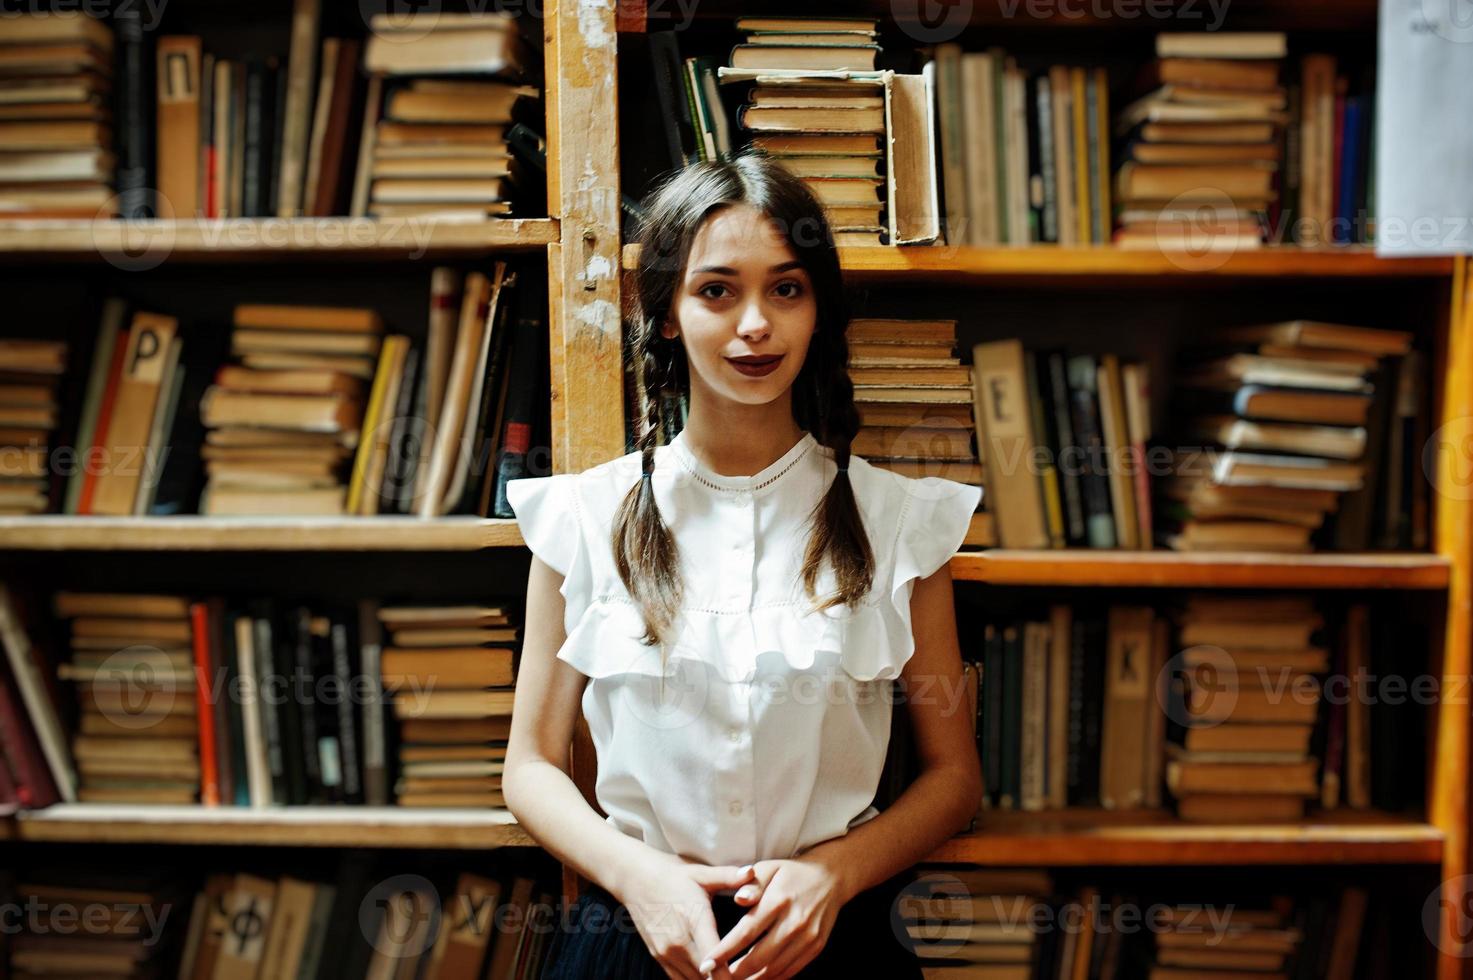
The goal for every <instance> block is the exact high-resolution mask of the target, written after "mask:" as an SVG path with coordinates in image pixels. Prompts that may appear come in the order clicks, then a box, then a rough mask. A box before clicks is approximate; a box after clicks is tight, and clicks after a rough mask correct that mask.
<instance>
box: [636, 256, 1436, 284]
mask: <svg viewBox="0 0 1473 980" xmlns="http://www.w3.org/2000/svg"><path fill="white" fill-rule="evenodd" d="M622 256H623V266H624V268H625V269H632V268H634V267H635V265H636V264H637V263H638V261H639V246H638V245H626V246H624V249H623V252H622ZM839 262H840V264H841V265H842V266H843V268H844V271H845V273H846V275H847V276H848V277H851V278H853V279H854V280H855V281H858V282H866V283H875V284H884V283H898V284H915V283H917V282H925V283H936V284H966V283H971V282H977V281H987V282H999V283H1022V284H1026V283H1034V284H1047V285H1060V284H1068V283H1079V284H1084V283H1087V284H1090V285H1095V286H1099V285H1114V286H1124V287H1131V288H1135V287H1139V286H1144V285H1149V284H1151V283H1152V282H1155V281H1158V280H1159V281H1160V283H1161V285H1163V286H1171V285H1173V284H1177V283H1180V282H1182V281H1190V280H1198V279H1215V280H1238V279H1243V280H1259V279H1267V280H1294V279H1329V280H1338V279H1357V280H1359V279H1387V280H1402V279H1438V278H1446V277H1448V276H1450V275H1451V274H1452V269H1453V259H1451V258H1446V257H1436V256H1430V257H1419V258H1381V257H1379V256H1377V255H1376V253H1375V252H1374V251H1373V250H1372V249H1370V248H1367V247H1364V246H1358V245H1357V246H1353V245H1347V246H1343V247H1339V248H1317V249H1311V248H1295V247H1290V246H1265V247H1263V248H1257V249H1244V250H1241V251H1237V252H1232V253H1226V252H1223V253H1214V252H1208V253H1203V254H1197V253H1185V252H1172V251H1162V250H1147V249H1124V248H1116V247H1114V246H1111V245H1098V246H1092V247H1091V246H1085V247H1068V248H1065V247H1060V246H1055V245H1038V246H1033V247H1028V248H1023V247H1013V248H1009V247H1004V246H999V247H993V248H978V247H974V246H969V245H917V246H903V247H897V248H890V247H885V246H873V247H869V246H863V247H846V248H840V249H839Z"/></svg>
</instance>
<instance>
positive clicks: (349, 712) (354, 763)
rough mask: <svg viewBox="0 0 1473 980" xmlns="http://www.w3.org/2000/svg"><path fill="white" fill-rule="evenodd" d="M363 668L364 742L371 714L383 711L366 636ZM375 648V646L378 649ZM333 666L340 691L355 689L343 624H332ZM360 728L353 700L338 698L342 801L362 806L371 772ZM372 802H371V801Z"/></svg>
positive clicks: (362, 649) (362, 642)
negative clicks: (370, 670)
mask: <svg viewBox="0 0 1473 980" xmlns="http://www.w3.org/2000/svg"><path fill="white" fill-rule="evenodd" d="M359 608H360V615H359V628H360V630H361V629H362V627H363V615H362V612H361V610H362V609H363V608H364V604H362V603H360V605H359ZM359 640H360V649H359V657H360V661H361V662H360V664H359V666H360V668H362V671H363V677H364V681H365V683H364V688H365V689H366V692H367V694H366V696H365V698H364V703H363V716H364V722H363V729H362V730H363V732H364V741H365V742H367V739H368V735H367V730H368V726H369V724H370V723H371V721H372V719H371V717H370V713H371V711H372V710H373V709H375V708H379V710H381V701H380V698H381V697H382V695H378V694H376V693H375V692H378V691H379V690H380V687H379V684H380V678H379V672H378V668H377V657H376V656H375V657H374V663H373V664H372V666H373V668H374V669H373V672H372V673H369V671H368V668H369V666H370V663H369V656H368V655H369V652H370V650H369V647H370V644H369V642H368V640H367V636H366V635H365V634H362V633H360V637H359ZM375 649H376V647H375ZM332 665H333V672H334V673H335V674H336V675H337V679H338V690H340V691H349V690H353V687H352V684H353V663H352V649H351V647H350V646H349V644H348V627H347V625H346V624H344V623H333V624H332ZM358 732H359V728H358V725H357V723H356V722H355V720H354V718H353V703H352V699H351V698H339V699H338V750H339V751H340V752H341V753H342V757H343V772H342V777H343V798H344V799H345V800H346V801H347V802H349V803H363V802H365V801H366V796H365V793H364V789H365V778H366V777H367V776H368V774H369V772H370V770H369V769H368V768H367V766H366V765H365V764H364V756H363V755H362V751H361V749H360V743H359V739H358ZM369 802H372V801H369ZM385 803H387V800H380V801H377V802H372V805H375V806H382V805H384V804H385Z"/></svg>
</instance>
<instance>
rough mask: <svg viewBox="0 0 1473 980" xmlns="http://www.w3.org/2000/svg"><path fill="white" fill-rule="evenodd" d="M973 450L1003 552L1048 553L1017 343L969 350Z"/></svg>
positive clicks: (1020, 343)
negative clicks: (980, 462)
mask: <svg viewBox="0 0 1473 980" xmlns="http://www.w3.org/2000/svg"><path fill="white" fill-rule="evenodd" d="M972 365H973V367H972V373H973V386H974V399H973V400H974V405H975V408H976V425H977V445H978V449H979V451H980V453H981V456H982V459H983V461H984V464H985V474H986V485H987V494H988V499H989V500H990V501H991V507H990V510H991V512H992V513H993V514H994V515H995V516H996V520H997V526H998V531H999V534H1000V537H1001V540H1002V544H1003V547H1006V548H1047V547H1048V546H1049V538H1048V530H1047V525H1046V523H1045V520H1044V510H1043V499H1042V493H1041V490H1040V488H1039V485H1038V480H1037V478H1036V477H1035V475H1034V474H1033V472H1032V470H1031V469H1030V463H1031V459H1032V456H1033V452H1034V447H1035V445H1036V442H1035V440H1034V436H1033V431H1032V423H1031V420H1030V412H1029V408H1028V403H1027V399H1028V386H1027V378H1026V374H1025V371H1026V368H1025V364H1024V356H1023V345H1022V342H1021V341H1017V340H1005V341H997V342H994V343H989V344H978V345H977V346H976V347H974V348H973V349H972Z"/></svg>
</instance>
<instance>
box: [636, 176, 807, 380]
mask: <svg viewBox="0 0 1473 980" xmlns="http://www.w3.org/2000/svg"><path fill="white" fill-rule="evenodd" d="M817 322H818V304H817V301H816V300H815V299H814V296H813V284H812V283H811V282H810V281H809V279H808V273H807V272H806V271H804V269H803V266H802V265H800V264H799V262H798V257H797V255H795V254H794V253H793V249H792V247H791V246H790V245H789V244H788V242H787V240H786V239H784V238H783V236H782V233H781V232H780V231H779V230H778V229H777V227H776V226H775V225H774V224H773V223H772V222H771V221H770V220H769V219H768V218H767V216H766V215H764V214H762V212H760V211H758V210H756V209H755V208H753V207H752V206H751V205H749V204H737V205H732V206H729V207H725V208H722V209H721V210H719V211H717V212H716V213H715V214H713V215H712V216H711V217H710V218H709V219H707V221H706V223H705V224H704V225H702V226H701V229H700V231H698V232H697V233H696V237H695V241H694V242H693V243H692V245H691V250H690V257H689V259H687V261H686V264H685V271H684V273H683V278H682V280H681V282H680V284H679V286H678V288H677V289H676V292H675V298H674V300H673V301H672V303H671V309H670V320H669V321H667V322H666V324H665V325H664V327H663V328H662V333H663V334H664V335H665V336H666V337H674V336H676V334H677V333H678V334H679V335H681V336H682V337H683V338H684V343H685V352H686V358H687V359H688V361H689V363H690V373H691V386H692V388H694V387H695V386H697V385H702V386H704V387H705V388H706V389H708V391H709V392H710V393H711V394H712V395H714V396H715V397H717V398H722V399H729V400H730V401H734V402H740V403H742V404H746V405H765V404H767V403H768V402H771V401H773V400H774V399H777V398H778V397H780V396H782V395H783V394H784V393H785V392H787V391H788V389H789V388H791V387H792V384H793V381H794V379H796V378H797V377H798V370H799V369H800V368H801V367H802V366H803V359H804V357H806V356H807V354H808V342H809V341H810V340H811V339H812V338H813V332H814V329H815V326H816V324H817ZM744 362H745V365H746V366H744ZM692 394H694V392H692Z"/></svg>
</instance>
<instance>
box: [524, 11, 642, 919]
mask: <svg viewBox="0 0 1473 980" xmlns="http://www.w3.org/2000/svg"><path fill="white" fill-rule="evenodd" d="M614 5H615V0H548V2H547V6H546V12H545V19H544V22H543V28H544V30H545V32H546V34H545V38H544V40H545V43H546V60H545V62H544V64H545V66H546V68H545V71H546V86H547V204H548V210H549V213H550V214H552V215H553V216H555V217H557V218H558V219H559V224H560V232H559V241H557V242H554V243H552V244H550V245H548V247H547V281H548V331H549V342H550V343H551V345H552V349H551V351H550V355H551V356H550V358H549V363H550V365H551V379H552V463H553V470H554V471H555V472H558V473H576V472H579V471H581V470H584V469H587V468H588V467H590V466H595V465H597V464H599V463H602V462H605V461H607V460H609V459H613V458H615V457H618V456H622V455H624V371H623V359H622V347H623V339H622V330H621V325H622V318H621V306H620V295H619V293H620V290H619V286H620V269H619V248H620V226H619V196H620V192H619V99H618V94H619V86H618V66H617V54H618V35H617V32H616V29H615V6H614ZM569 758H570V769H571V770H572V776H573V780H574V782H576V783H577V784H578V787H579V789H581V790H582V791H583V795H584V797H585V798H587V799H589V800H590V802H592V799H593V779H594V764H595V756H594V752H593V743H592V741H591V740H590V738H589V736H588V729H587V724H586V722H584V721H583V719H582V718H580V719H579V720H578V726H577V731H576V733H575V735H574V738H573V744H572V745H571V746H570V754H569ZM583 886H584V882H583V881H582V879H581V878H580V877H579V875H578V874H577V873H576V872H575V871H573V870H572V869H571V868H568V867H567V866H564V868H563V896H564V898H565V899H566V900H568V901H572V900H573V899H574V898H576V897H577V895H578V893H579V892H580V891H581V890H582V888H583Z"/></svg>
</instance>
